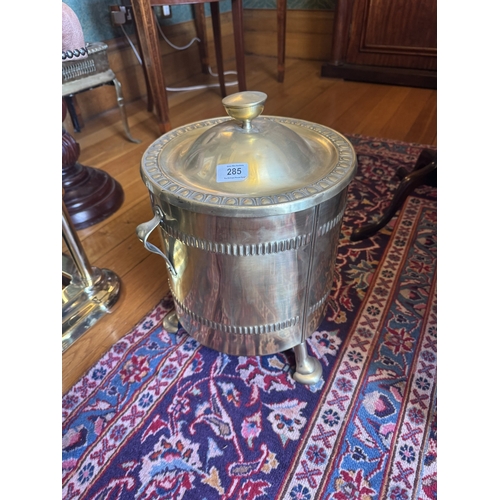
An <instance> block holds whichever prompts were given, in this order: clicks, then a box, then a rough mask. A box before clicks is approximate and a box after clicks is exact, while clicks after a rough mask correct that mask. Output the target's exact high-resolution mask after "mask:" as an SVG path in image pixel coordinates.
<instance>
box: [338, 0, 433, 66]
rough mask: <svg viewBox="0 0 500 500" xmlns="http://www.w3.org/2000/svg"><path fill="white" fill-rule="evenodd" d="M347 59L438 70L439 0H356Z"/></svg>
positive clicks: (353, 62)
mask: <svg viewBox="0 0 500 500" xmlns="http://www.w3.org/2000/svg"><path fill="white" fill-rule="evenodd" d="M346 62H348V63H352V64H365V65H374V66H388V67H398V68H414V69H430V70H435V69H436V67H437V65H436V62H437V0H357V1H355V4H354V8H353V12H352V25H351V33H350V36H349V42H348V48H347V55H346Z"/></svg>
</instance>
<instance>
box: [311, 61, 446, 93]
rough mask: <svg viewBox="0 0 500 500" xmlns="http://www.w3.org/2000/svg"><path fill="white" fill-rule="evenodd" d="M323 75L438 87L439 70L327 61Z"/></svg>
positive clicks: (431, 87) (410, 85)
mask: <svg viewBox="0 0 500 500" xmlns="http://www.w3.org/2000/svg"><path fill="white" fill-rule="evenodd" d="M321 76H324V77H330V78H342V79H344V80H351V81H358V82H369V83H387V84H390V85H404V86H407V87H422V88H427V89H436V88H437V72H436V71H431V70H420V69H406V68H386V67H382V66H365V65H363V66H361V65H359V66H358V65H355V64H340V65H335V64H333V63H325V64H323V66H322V67H321Z"/></svg>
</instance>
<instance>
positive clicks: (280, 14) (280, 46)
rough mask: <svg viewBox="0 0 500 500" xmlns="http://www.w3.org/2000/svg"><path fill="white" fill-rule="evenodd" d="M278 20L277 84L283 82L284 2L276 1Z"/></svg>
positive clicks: (284, 0) (282, 0) (283, 0)
mask: <svg viewBox="0 0 500 500" xmlns="http://www.w3.org/2000/svg"><path fill="white" fill-rule="evenodd" d="M276 12H277V18H278V82H280V83H282V82H283V81H284V80H285V40H286V0H277V5H276Z"/></svg>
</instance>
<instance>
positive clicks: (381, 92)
mask: <svg viewBox="0 0 500 500" xmlns="http://www.w3.org/2000/svg"><path fill="white" fill-rule="evenodd" d="M321 65H322V63H321V62H320V61H306V60H299V59H288V60H287V61H286V72H285V81H284V83H278V82H277V80H276V59H275V58H273V57H259V56H248V57H247V60H246V73H247V87H248V89H249V90H260V91H263V92H265V93H266V94H267V95H268V101H267V103H266V107H265V110H264V114H268V115H275V116H285V117H291V118H298V119H302V120H308V121H312V122H315V123H320V124H323V125H326V126H329V127H332V128H334V129H336V130H337V131H339V132H340V133H342V134H362V135H368V136H372V137H377V138H386V139H396V140H401V141H406V142H417V143H422V144H432V145H437V142H436V141H437V124H436V121H437V104H436V103H437V92H436V91H435V90H429V89H418V88H412V87H401V86H390V85H377V84H368V83H361V82H346V81H343V80H340V79H334V78H322V77H321V76H320V72H321ZM227 67H228V68H229V67H231V65H230V64H228V65H227ZM234 78H235V76H234V75H227V76H226V79H227V81H232V80H233V79H234ZM208 80H209V79H208V78H207V77H206V76H205V75H201V74H200V76H199V77H197V78H196V79H195V81H191V82H182V83H181V85H183V86H186V85H195V84H198V83H200V82H206V81H208ZM214 80H215V81H216V79H214V78H211V79H210V81H211V82H213V81H214ZM227 90H228V93H232V92H235V91H236V87H228V88H227ZM82 98H84V96H82ZM168 98H169V108H170V117H171V121H172V125H173V127H174V128H175V127H179V126H182V125H185V124H187V123H191V122H195V121H199V120H203V119H208V118H214V117H218V116H225V112H224V108H223V106H222V104H221V97H220V92H219V89H218V88H210V89H204V90H196V91H190V92H168ZM126 109H127V114H128V119H129V125H130V129H131V132H132V135H133V136H134V137H136V138H138V139H140V140H141V143H140V144H134V143H132V142H130V141H128V140H127V139H126V138H125V135H124V130H123V125H122V122H121V117H120V114H119V112H118V109H113V110H111V111H108V112H106V113H103V114H101V115H99V116H95V117H93V118H92V119H89V120H87V121H86V123H85V126H84V128H83V129H82V131H81V132H80V133H75V132H74V131H73V130H72V128H71V126H70V125H68V120H66V121H65V126H66V128H67V130H68V132H69V133H71V135H72V136H73V137H74V138H75V140H76V141H77V142H78V144H79V145H80V150H81V153H80V157H79V161H80V162H81V163H82V164H84V165H88V166H92V167H95V168H100V169H102V170H104V171H106V172H108V173H110V174H111V175H112V176H113V177H114V178H115V179H116V180H117V181H118V182H120V184H121V185H122V187H123V189H124V193H125V199H124V203H123V205H122V206H121V207H120V209H119V210H118V211H117V212H116V213H114V214H113V215H111V216H110V217H108V219H106V220H104V221H102V222H100V223H99V224H96V225H94V226H91V227H89V228H86V229H83V230H80V231H78V236H79V238H80V239H81V241H82V246H83V248H84V251H85V252H86V254H87V257H88V258H89V261H90V262H91V264H92V265H93V266H96V267H99V268H107V269H111V270H113V271H114V272H115V273H117V274H118V275H119V277H120V279H121V281H122V294H121V296H120V299H119V301H118V303H117V305H116V307H115V309H114V310H113V311H112V312H111V313H110V314H108V315H106V316H105V317H104V318H103V319H102V320H100V321H99V322H98V323H96V324H95V325H94V326H93V327H92V328H90V329H89V330H88V331H87V332H86V333H85V334H84V335H83V336H82V337H81V338H80V339H79V340H78V341H77V342H75V344H73V345H72V346H71V347H70V348H69V349H68V350H67V351H66V352H65V353H64V354H63V359H62V361H63V363H62V365H63V373H62V391H63V393H65V392H67V390H68V389H69V388H70V387H71V386H72V385H73V384H74V383H75V382H76V381H77V380H78V379H79V378H80V377H81V376H82V375H84V374H85V373H86V371H87V370H89V368H91V367H92V365H93V364H94V363H96V362H97V361H98V359H99V358H100V357H101V356H102V355H103V354H104V353H105V352H106V351H107V350H108V349H109V348H110V347H111V346H112V345H113V344H114V343H115V342H117V341H118V340H119V339H120V338H121V337H122V336H123V335H125V334H127V333H128V332H129V331H130V330H131V328H133V327H134V325H135V324H136V323H137V322H138V321H139V320H140V319H141V318H142V317H143V316H144V315H146V314H147V313H148V312H149V311H150V310H151V309H152V308H153V307H154V306H155V305H156V304H157V303H158V302H159V301H160V300H161V299H162V297H163V296H164V295H165V294H166V293H167V291H168V286H167V272H166V269H165V264H164V261H163V259H162V258H161V257H159V256H158V255H154V254H151V253H149V252H148V251H147V250H146V249H145V248H144V246H143V245H142V244H141V243H140V241H139V240H138V238H137V236H136V234H135V229H136V227H137V225H139V224H141V223H142V222H146V221H148V220H150V219H151V218H152V216H153V214H152V211H151V206H150V202H149V196H148V191H147V189H146V187H145V185H144V183H143V182H142V179H141V177H140V161H141V158H142V155H143V153H144V151H145V150H146V149H147V148H148V147H149V146H150V144H151V143H152V142H154V141H155V140H156V139H157V138H158V125H157V121H156V118H155V115H154V113H150V112H148V111H147V102H146V98H145V97H144V98H142V99H139V100H137V101H134V102H129V103H127V106H126ZM152 238H153V240H152V241H153V242H154V243H155V244H156V245H158V244H159V242H158V238H159V237H158V235H157V234H155V235H152ZM63 251H64V245H63Z"/></svg>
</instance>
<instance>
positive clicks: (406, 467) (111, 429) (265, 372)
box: [62, 136, 437, 500]
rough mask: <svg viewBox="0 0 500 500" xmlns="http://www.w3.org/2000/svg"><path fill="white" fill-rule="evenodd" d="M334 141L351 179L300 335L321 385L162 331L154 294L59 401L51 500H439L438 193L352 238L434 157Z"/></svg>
mask: <svg viewBox="0 0 500 500" xmlns="http://www.w3.org/2000/svg"><path fill="white" fill-rule="evenodd" d="M348 138H349V139H350V141H351V142H352V144H353V145H354V147H355V149H356V153H357V157H358V163H359V168H358V173H357V175H356V177H355V179H354V181H353V182H352V184H351V186H350V187H349V195H348V205H347V209H346V211H345V215H344V221H343V226H342V231H341V235H340V242H339V248H338V256H337V275H336V280H335V283H334V284H333V286H332V290H331V294H330V297H329V301H328V308H327V313H326V316H325V319H324V321H323V322H322V324H321V325H320V327H319V328H318V330H317V331H316V332H314V333H313V334H312V335H311V337H310V338H309V339H308V346H309V347H308V349H309V352H310V353H311V354H312V355H313V356H315V357H316V358H317V359H318V360H319V361H320V362H321V364H322V367H323V377H322V379H321V380H320V381H319V382H318V383H316V384H315V385H313V386H305V385H301V384H299V383H297V382H295V381H294V379H293V378H292V376H291V374H292V373H293V370H294V363H295V358H294V355H293V351H291V352H283V353H279V354H274V355H269V356H261V357H242V356H228V355H225V354H221V353H218V352H216V351H213V350H211V349H208V348H206V347H203V346H201V345H200V344H199V343H197V342H196V341H194V340H193V339H192V338H190V337H189V335H188V334H187V333H186V332H185V330H183V328H182V327H180V328H179V329H178V331H177V332H175V333H172V332H170V333H168V332H167V331H165V329H164V328H163V326H162V320H163V318H164V317H165V315H166V314H167V313H168V312H169V311H171V310H172V309H173V303H172V300H171V297H170V296H166V297H165V298H164V299H163V300H162V301H161V303H160V304H158V305H157V307H155V308H154V310H152V311H151V312H150V313H149V314H148V315H147V317H145V318H143V319H142V320H141V321H140V322H139V323H138V324H137V325H136V326H135V328H134V329H133V330H132V331H131V332H129V333H128V334H127V335H125V336H124V337H123V338H122V339H121V340H120V341H118V342H117V343H116V344H115V345H113V346H112V348H111V349H110V350H109V351H108V352H107V353H106V354H105V355H104V356H103V357H102V359H101V360H100V361H99V362H98V363H97V364H96V365H95V366H93V367H92V368H91V369H90V370H89V371H88V372H87V373H86V374H85V375H84V376H83V377H82V378H81V379H80V380H79V381H78V382H77V383H76V384H75V385H74V386H73V387H72V388H71V389H70V390H69V391H68V392H67V393H66V394H65V395H64V396H63V400H62V411H63V424H62V427H63V438H62V446H63V452H62V468H63V480H62V484H63V495H62V496H63V498H64V499H66V500H70V499H88V500H91V499H92V500H105V499H116V500H118V499H131V500H132V499H137V500H153V499H176V500H177V499H188V500H189V499H193V500H210V499H227V500H230V499H231V500H232V499H234V500H243V499H245V500H252V499H262V500H268V499H273V500H274V499H285V500H313V499H324V500H353V499H359V500H369V499H390V500H410V499H414V500H427V499H435V498H436V497H437V396H436V364H437V294H436V274H437V272H436V260H437V210H436V205H437V203H436V196H437V190H436V188H433V187H430V186H422V187H419V188H417V189H416V190H414V191H413V193H411V195H410V196H409V197H408V198H407V199H406V201H405V204H404V206H403V207H402V208H401V210H400V211H399V212H398V213H397V214H396V216H394V217H393V219H392V220H391V222H390V223H389V224H388V225H387V226H386V227H385V228H383V229H381V230H380V231H379V232H378V233H377V234H376V235H375V236H372V237H370V238H367V239H365V240H361V241H356V242H353V241H351V240H350V234H351V233H352V231H353V229H354V228H356V227H360V226H363V225H364V224H366V223H369V222H372V221H374V220H376V219H377V218H378V217H379V216H380V215H381V214H382V213H383V212H384V210H385V209H386V208H387V206H388V205H389V203H390V201H391V197H392V195H393V193H394V192H395V190H396V188H397V186H398V185H399V183H400V180H399V178H398V177H397V176H396V171H397V169H398V168H400V167H406V168H408V169H409V170H411V169H412V168H413V166H414V164H415V162H416V160H417V158H418V156H419V154H420V153H421V151H422V150H423V149H434V148H430V147H428V146H422V145H418V144H407V143H401V142H396V141H389V140H381V139H374V138H368V137H362V136H349V137H348ZM165 280H166V276H165Z"/></svg>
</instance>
